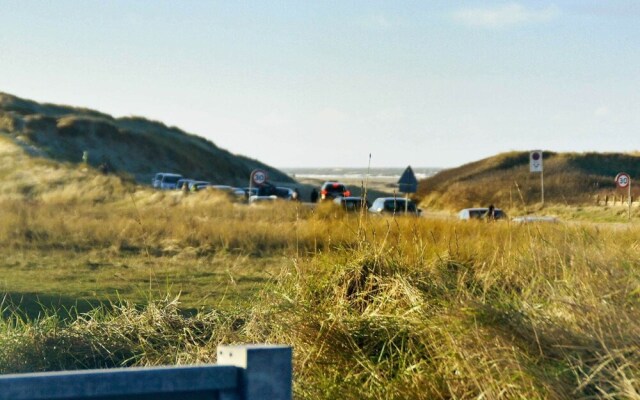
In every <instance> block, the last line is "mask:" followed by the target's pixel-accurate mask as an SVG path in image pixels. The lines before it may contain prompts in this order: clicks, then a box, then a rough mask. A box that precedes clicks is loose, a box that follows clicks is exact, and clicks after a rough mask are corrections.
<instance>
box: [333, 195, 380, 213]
mask: <svg viewBox="0 0 640 400" xmlns="http://www.w3.org/2000/svg"><path fill="white" fill-rule="evenodd" d="M333 202H334V203H335V204H337V205H338V206H340V207H341V208H343V209H344V210H345V211H360V210H362V209H363V208H364V209H365V210H368V209H369V207H371V203H369V202H368V201H367V200H366V199H363V198H362V197H353V196H350V197H336V198H335V199H333Z"/></svg>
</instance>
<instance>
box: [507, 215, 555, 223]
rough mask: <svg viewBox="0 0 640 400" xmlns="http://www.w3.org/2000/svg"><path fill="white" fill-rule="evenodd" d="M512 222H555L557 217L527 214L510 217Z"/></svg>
mask: <svg viewBox="0 0 640 400" xmlns="http://www.w3.org/2000/svg"><path fill="white" fill-rule="evenodd" d="M512 221H513V222H516V223H519V224H531V223H538V222H542V223H556V222H559V220H558V218H557V217H547V216H538V215H527V216H524V217H515V218H514V219H512Z"/></svg>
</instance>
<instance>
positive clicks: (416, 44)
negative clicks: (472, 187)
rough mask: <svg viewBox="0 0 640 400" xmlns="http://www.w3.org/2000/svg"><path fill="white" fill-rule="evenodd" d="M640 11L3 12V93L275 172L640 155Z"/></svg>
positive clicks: (155, 6)
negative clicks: (196, 144) (172, 133)
mask: <svg viewBox="0 0 640 400" xmlns="http://www.w3.org/2000/svg"><path fill="white" fill-rule="evenodd" d="M639 20H640V1H590V0H580V1H556V2H545V1H507V2H502V1H488V2H480V1H353V2H349V1H317V2H310V1H309V2H304V1H237V2H236V1H234V2H231V1H209V2H207V1H189V0H180V1H177V0H176V1H153V2H152V1H97V0H92V1H79V0H78V1H56V2H46V1H29V0H22V1H7V0H0V91H4V92H8V93H11V94H15V95H18V96H21V97H26V98H30V99H34V100H38V101H46V102H52V103H62V104H69V105H75V106H83V107H89V108H93V109H98V110H100V111H103V112H107V113H110V114H113V115H115V116H126V115H140V116H145V117H147V118H150V119H155V120H160V121H163V122H164V123H166V124H168V125H175V126H178V127H180V128H182V129H184V130H186V131H188V132H191V133H195V134H198V135H200V136H203V137H206V138H208V139H210V140H212V141H213V142H214V143H216V144H217V145H218V146H220V147H223V148H226V149H228V150H229V151H231V152H234V153H238V154H243V155H247V156H250V157H253V158H257V159H259V160H261V161H264V162H267V163H269V164H271V165H274V166H276V167H293V166H301V167H302V166H308V167H313V166H359V165H366V163H367V161H368V155H369V153H371V154H372V160H371V162H372V166H378V167H383V166H405V165H409V164H411V165H414V166H441V167H450V166H457V165H460V164H463V163H466V162H470V161H474V160H477V159H480V158H483V157H487V156H490V155H493V154H496V153H499V152H503V151H510V150H531V149H548V150H553V151H637V150H638V149H639V147H640V146H639V145H638V138H639V137H640V24H638V21H639Z"/></svg>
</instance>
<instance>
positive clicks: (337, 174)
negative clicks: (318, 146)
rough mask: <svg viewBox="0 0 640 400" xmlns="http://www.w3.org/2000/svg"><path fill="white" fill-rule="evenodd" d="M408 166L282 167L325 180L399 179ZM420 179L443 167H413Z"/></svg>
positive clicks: (299, 176)
mask: <svg viewBox="0 0 640 400" xmlns="http://www.w3.org/2000/svg"><path fill="white" fill-rule="evenodd" d="M405 169H406V167H402V168H400V167H397V168H396V167H387V168H309V167H305V168H280V170H281V171H283V172H285V173H286V174H287V175H289V176H290V177H292V178H297V179H325V180H340V179H343V180H365V179H366V178H367V177H368V178H369V179H371V180H389V181H391V180H394V179H395V180H398V179H400V176H401V175H402V173H403V172H404V171H405ZM411 169H412V170H413V173H414V174H415V176H416V178H417V179H418V180H420V179H424V178H428V177H430V176H431V175H434V174H435V173H437V172H438V171H440V170H441V169H442V168H435V167H411Z"/></svg>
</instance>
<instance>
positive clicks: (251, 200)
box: [249, 195, 278, 204]
mask: <svg viewBox="0 0 640 400" xmlns="http://www.w3.org/2000/svg"><path fill="white" fill-rule="evenodd" d="M276 200H278V196H276V195H271V196H250V197H249V204H254V203H267V202H272V201H276Z"/></svg>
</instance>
